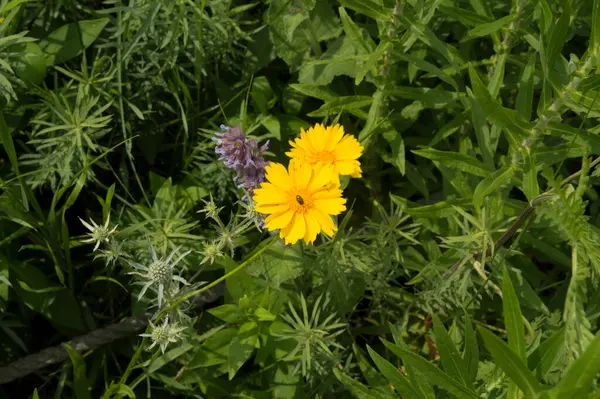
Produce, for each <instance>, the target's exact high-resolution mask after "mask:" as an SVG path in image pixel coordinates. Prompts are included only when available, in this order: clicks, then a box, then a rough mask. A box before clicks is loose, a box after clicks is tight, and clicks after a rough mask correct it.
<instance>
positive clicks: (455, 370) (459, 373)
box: [433, 314, 473, 389]
mask: <svg viewBox="0 0 600 399" xmlns="http://www.w3.org/2000/svg"><path fill="white" fill-rule="evenodd" d="M433 332H434V333H435V344H436V347H437V349H438V352H439V354H440V361H441V363H442V367H443V368H444V371H445V372H446V373H448V375H450V376H451V377H452V378H454V379H456V380H458V381H461V382H462V383H463V384H464V385H465V386H467V387H469V388H471V389H472V388H473V386H472V384H471V381H470V379H469V378H468V376H467V367H466V366H465V364H464V362H463V359H462V357H461V356H460V354H459V353H458V349H456V345H454V342H452V339H451V338H450V336H449V335H448V331H447V330H446V328H445V327H444V324H443V323H442V321H441V320H440V318H439V317H438V316H437V314H434V315H433Z"/></svg>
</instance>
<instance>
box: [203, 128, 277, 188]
mask: <svg viewBox="0 0 600 399" xmlns="http://www.w3.org/2000/svg"><path fill="white" fill-rule="evenodd" d="M220 127H221V129H222V130H225V132H217V133H215V136H216V137H214V138H213V140H215V141H216V142H217V147H216V148H215V152H216V153H217V154H219V155H220V156H219V160H220V161H223V163H224V164H225V166H226V167H228V168H230V169H235V171H236V174H237V176H236V179H235V181H236V183H239V184H238V187H239V188H243V189H245V190H246V191H248V195H249V196H250V197H252V193H253V191H254V189H255V188H257V187H258V186H259V185H260V183H262V182H263V181H265V166H267V165H268V164H269V162H268V161H265V160H264V159H263V157H262V154H263V153H264V152H265V151H266V150H267V148H268V147H269V142H268V141H267V142H266V143H265V144H263V146H262V147H260V149H259V148H258V142H257V141H256V140H254V139H248V138H246V136H245V135H244V132H242V128H241V127H239V126H234V127H228V126H225V125H221V126H220Z"/></svg>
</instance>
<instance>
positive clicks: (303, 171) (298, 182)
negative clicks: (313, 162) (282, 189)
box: [288, 159, 312, 190]
mask: <svg viewBox="0 0 600 399" xmlns="http://www.w3.org/2000/svg"><path fill="white" fill-rule="evenodd" d="M289 169H290V180H291V183H290V182H288V187H289V186H290V184H291V186H292V187H293V188H295V189H297V190H302V189H304V188H306V187H307V186H308V183H309V182H310V178H311V176H312V168H310V167H308V166H307V165H306V164H305V163H304V162H302V161H301V160H297V159H293V160H291V161H290V166H289Z"/></svg>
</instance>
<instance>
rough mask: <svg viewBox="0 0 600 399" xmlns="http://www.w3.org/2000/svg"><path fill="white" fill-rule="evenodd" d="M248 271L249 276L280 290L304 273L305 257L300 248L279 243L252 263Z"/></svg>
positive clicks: (247, 268)
mask: <svg viewBox="0 0 600 399" xmlns="http://www.w3.org/2000/svg"><path fill="white" fill-rule="evenodd" d="M246 270H247V271H248V273H249V274H251V275H253V276H260V277H261V278H263V279H264V280H266V282H267V284H269V285H270V286H271V287H274V288H276V289H279V287H280V286H281V284H283V283H285V282H288V281H291V280H293V279H295V278H296V277H298V276H300V275H301V274H302V273H303V272H304V270H305V269H304V256H303V255H302V251H301V249H300V248H299V247H298V246H291V247H290V246H287V245H284V244H283V242H282V241H278V242H276V243H274V244H273V245H271V247H270V248H268V249H267V250H266V251H264V252H263V253H262V254H260V255H259V256H258V257H257V258H256V259H254V260H253V261H252V262H250V263H249V264H248V266H247V267H246Z"/></svg>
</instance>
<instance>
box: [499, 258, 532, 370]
mask: <svg viewBox="0 0 600 399" xmlns="http://www.w3.org/2000/svg"><path fill="white" fill-rule="evenodd" d="M502 305H503V306H502V309H503V310H502V311H503V313H504V325H505V326H506V336H507V338H508V347H509V348H510V349H512V350H513V351H514V352H515V353H516V354H517V356H519V358H520V359H521V360H523V361H525V360H526V356H525V353H526V351H527V347H526V346H525V331H524V328H525V325H524V323H523V314H522V313H521V306H520V305H519V298H518V297H517V293H516V292H515V288H514V286H513V284H512V280H511V278H510V275H509V274H508V270H507V269H506V268H504V271H503V274H502Z"/></svg>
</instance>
